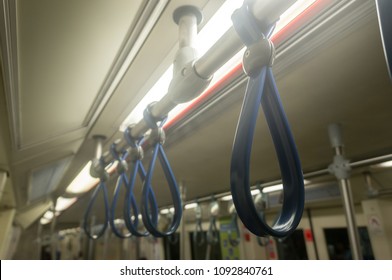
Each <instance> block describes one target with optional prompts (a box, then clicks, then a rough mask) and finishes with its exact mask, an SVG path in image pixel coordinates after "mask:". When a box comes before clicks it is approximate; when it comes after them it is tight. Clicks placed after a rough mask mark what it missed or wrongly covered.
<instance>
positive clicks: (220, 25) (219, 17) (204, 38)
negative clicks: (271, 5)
mask: <svg viewBox="0 0 392 280" xmlns="http://www.w3.org/2000/svg"><path fill="white" fill-rule="evenodd" d="M314 2H316V0H298V1H296V2H295V4H294V5H292V6H291V7H290V8H289V9H288V10H287V11H286V12H285V13H283V14H282V15H281V17H280V20H279V22H278V23H277V26H276V28H275V30H274V34H275V33H277V32H279V31H280V30H281V29H282V28H283V27H285V26H286V25H287V24H288V23H289V22H290V21H292V20H293V19H294V18H295V17H297V16H298V15H299V14H300V13H302V12H303V11H304V10H305V9H307V8H308V7H309V6H311V5H312V4H313V3H314ZM241 5H242V1H238V0H227V1H226V2H225V3H223V5H222V6H221V7H220V8H219V10H218V11H217V12H216V13H215V14H214V16H212V18H211V19H210V20H209V21H208V22H207V24H206V25H205V26H204V27H203V29H201V31H200V32H199V34H198V35H197V38H196V40H195V42H196V43H195V48H196V50H197V52H198V54H199V57H200V56H202V55H203V54H204V53H205V52H206V51H207V50H208V49H209V48H210V47H211V46H212V45H214V44H215V43H216V41H217V40H218V39H219V38H220V37H221V36H222V35H223V34H224V33H225V32H226V31H227V30H229V28H230V27H231V26H232V21H231V15H232V14H233V12H234V11H235V10H236V9H237V8H239V7H240V6H241ZM241 59H242V55H238V54H237V55H236V56H235V59H234V60H231V61H230V63H227V64H226V65H225V66H224V67H222V68H221V69H220V70H219V73H216V74H215V75H214V79H213V80H212V82H211V85H212V84H214V81H216V80H218V79H219V78H221V77H222V76H223V74H224V73H225V72H227V71H228V70H229V69H231V68H232V67H233V66H234V65H235V64H238V63H239V62H240V61H241ZM172 78H173V65H171V66H170V67H169V68H168V69H167V70H166V71H165V72H164V74H163V75H162V76H161V77H160V78H159V79H158V81H157V82H156V83H155V84H154V86H152V88H151V89H150V90H149V91H148V92H147V93H146V94H145V96H144V97H143V99H142V100H141V101H140V102H139V103H138V104H137V105H136V106H135V107H134V109H133V110H132V112H131V113H130V114H129V115H128V116H127V118H126V119H125V120H124V121H123V122H122V124H121V125H120V131H122V132H124V131H125V129H126V128H127V127H128V126H129V125H130V124H133V123H137V122H139V121H140V119H141V118H142V116H143V111H144V109H145V108H146V107H147V105H148V104H150V103H152V102H153V101H158V100H160V99H162V97H163V96H164V95H166V93H167V89H168V88H169V84H170V82H171V80H172ZM190 102H192V101H190ZM187 104H189V103H185V104H181V105H179V106H177V107H176V108H175V109H173V110H172V111H171V112H170V113H169V115H168V119H171V118H173V117H174V116H175V115H177V114H178V113H179V112H180V111H181V110H182V109H183V108H185V107H186V105H187Z"/></svg>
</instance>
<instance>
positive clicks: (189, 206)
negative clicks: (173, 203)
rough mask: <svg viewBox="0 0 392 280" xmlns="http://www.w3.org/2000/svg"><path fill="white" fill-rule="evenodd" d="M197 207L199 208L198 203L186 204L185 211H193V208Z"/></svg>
mask: <svg viewBox="0 0 392 280" xmlns="http://www.w3.org/2000/svg"><path fill="white" fill-rule="evenodd" d="M196 207H197V203H196V202H193V203H188V204H185V209H193V208H196Z"/></svg>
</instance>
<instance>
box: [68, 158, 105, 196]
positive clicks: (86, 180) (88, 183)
mask: <svg viewBox="0 0 392 280" xmlns="http://www.w3.org/2000/svg"><path fill="white" fill-rule="evenodd" d="M90 167H91V161H89V162H88V163H87V164H86V165H85V166H84V167H83V169H82V170H81V171H80V172H79V174H78V175H77V176H76V177H75V179H73V181H72V182H71V184H69V186H68V187H67V188H66V190H65V192H66V193H67V194H74V195H78V194H81V193H85V192H87V191H89V190H91V189H92V188H93V187H94V186H95V185H96V184H98V182H99V179H97V178H93V177H91V176H90Z"/></svg>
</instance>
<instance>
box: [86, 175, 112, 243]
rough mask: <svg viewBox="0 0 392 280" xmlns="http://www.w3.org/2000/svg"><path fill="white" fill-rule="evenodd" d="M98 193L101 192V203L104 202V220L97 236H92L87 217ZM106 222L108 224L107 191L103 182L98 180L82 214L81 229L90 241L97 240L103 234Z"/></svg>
mask: <svg viewBox="0 0 392 280" xmlns="http://www.w3.org/2000/svg"><path fill="white" fill-rule="evenodd" d="M100 191H102V192H103V201H104V207H105V220H104V223H103V225H102V228H101V229H100V230H99V232H98V233H97V234H92V233H91V228H90V225H89V224H88V221H89V217H90V213H91V210H92V207H93V205H94V202H95V200H96V198H97V196H98V194H99V192H100ZM108 222H109V201H108V192H107V189H106V185H105V182H104V181H103V180H100V182H99V185H98V186H97V187H96V188H95V190H94V192H93V194H92V195H91V198H90V201H89V202H88V205H87V209H86V212H85V213H84V219H83V229H84V232H85V233H86V235H87V236H88V237H89V238H90V239H98V238H100V237H101V236H102V235H103V234H104V233H105V230H106V228H107V226H108Z"/></svg>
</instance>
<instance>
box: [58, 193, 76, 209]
mask: <svg viewBox="0 0 392 280" xmlns="http://www.w3.org/2000/svg"><path fill="white" fill-rule="evenodd" d="M76 200H77V198H76V197H72V198H65V197H62V196H60V197H59V198H57V200H56V207H55V210H56V211H59V212H61V211H64V210H66V209H68V208H69V207H71V205H72V204H74V203H75V202H76Z"/></svg>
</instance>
